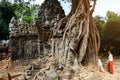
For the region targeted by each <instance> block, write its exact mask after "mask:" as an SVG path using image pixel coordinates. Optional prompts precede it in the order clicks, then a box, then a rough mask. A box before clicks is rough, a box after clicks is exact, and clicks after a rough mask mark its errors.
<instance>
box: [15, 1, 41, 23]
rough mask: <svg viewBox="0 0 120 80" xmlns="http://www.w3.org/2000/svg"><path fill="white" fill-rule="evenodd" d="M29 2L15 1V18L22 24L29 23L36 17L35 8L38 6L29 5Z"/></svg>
mask: <svg viewBox="0 0 120 80" xmlns="http://www.w3.org/2000/svg"><path fill="white" fill-rule="evenodd" d="M31 1H34V0H29V1H28V2H24V1H16V2H15V3H14V8H15V15H16V18H17V19H18V20H19V21H20V22H22V23H31V22H32V20H33V19H34V18H35V17H36V16H37V8H38V7H39V5H36V4H30V2H31Z"/></svg>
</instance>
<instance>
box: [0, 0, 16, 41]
mask: <svg viewBox="0 0 120 80" xmlns="http://www.w3.org/2000/svg"><path fill="white" fill-rule="evenodd" d="M12 7H13V6H12V5H11V3H9V2H7V1H6V0H2V1H1V2H0V40H2V39H5V40H7V39H8V37H9V30H8V28H9V22H10V19H11V18H12V16H15V14H14V10H13V8H12Z"/></svg>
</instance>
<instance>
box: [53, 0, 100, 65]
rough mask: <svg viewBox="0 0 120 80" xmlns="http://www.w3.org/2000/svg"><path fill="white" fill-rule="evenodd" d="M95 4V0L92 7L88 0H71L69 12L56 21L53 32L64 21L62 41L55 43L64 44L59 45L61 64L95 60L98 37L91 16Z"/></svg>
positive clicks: (83, 62) (85, 62) (83, 63)
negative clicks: (56, 25)
mask: <svg viewBox="0 0 120 80" xmlns="http://www.w3.org/2000/svg"><path fill="white" fill-rule="evenodd" d="M95 4H96V0H94V3H93V5H92V7H90V2H89V0H72V8H71V11H70V13H69V14H68V16H67V17H65V18H63V19H62V20H61V21H60V23H58V28H57V29H56V31H55V33H57V31H58V30H60V27H61V25H62V23H64V21H65V22H66V25H65V27H64V28H63V29H62V31H63V37H62V43H56V44H60V45H62V46H64V47H61V50H62V53H61V54H63V55H62V56H64V57H61V58H64V59H61V63H62V64H64V65H66V66H67V65H69V66H70V65H71V66H73V65H75V64H76V65H77V64H79V65H81V64H82V65H85V64H88V63H90V62H92V63H94V62H96V60H97V57H98V51H99V47H100V37H99V32H98V30H97V28H96V26H95V24H94V21H93V18H92V13H93V11H94V9H95ZM54 35H55V34H54ZM66 49H67V50H66ZM55 54H56V53H55ZM62 60H63V61H62Z"/></svg>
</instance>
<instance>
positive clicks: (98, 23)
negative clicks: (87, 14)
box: [94, 15, 105, 40]
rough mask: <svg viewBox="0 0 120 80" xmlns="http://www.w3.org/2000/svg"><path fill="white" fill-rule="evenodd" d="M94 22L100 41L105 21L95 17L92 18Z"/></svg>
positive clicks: (102, 36)
mask: <svg viewBox="0 0 120 80" xmlns="http://www.w3.org/2000/svg"><path fill="white" fill-rule="evenodd" d="M94 22H95V24H96V27H97V29H98V31H99V33H100V37H101V40H102V39H103V38H104V34H103V31H104V25H105V21H104V19H103V17H100V16H99V15H97V16H95V17H94Z"/></svg>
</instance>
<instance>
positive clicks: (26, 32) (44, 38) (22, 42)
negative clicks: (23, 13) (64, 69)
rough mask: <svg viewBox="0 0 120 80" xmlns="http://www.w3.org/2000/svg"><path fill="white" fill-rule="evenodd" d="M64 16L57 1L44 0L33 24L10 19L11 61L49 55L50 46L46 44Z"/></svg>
mask: <svg viewBox="0 0 120 80" xmlns="http://www.w3.org/2000/svg"><path fill="white" fill-rule="evenodd" d="M64 16H65V14H64V11H63V9H62V7H61V6H60V3H59V2H58V1H57V0H45V1H44V2H43V4H42V5H41V6H40V8H39V11H38V17H37V18H36V19H35V20H34V21H33V22H34V23H33V24H21V23H20V22H18V21H16V20H15V18H12V19H11V22H10V24H9V29H10V53H11V60H16V59H18V60H26V59H33V58H36V57H38V56H41V55H45V54H46V53H49V51H50V50H48V49H50V45H49V44H48V43H47V42H48V40H50V38H51V36H50V35H51V34H52V33H53V31H52V30H53V28H55V27H56V25H57V23H58V21H59V20H60V19H61V18H63V17H64Z"/></svg>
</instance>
